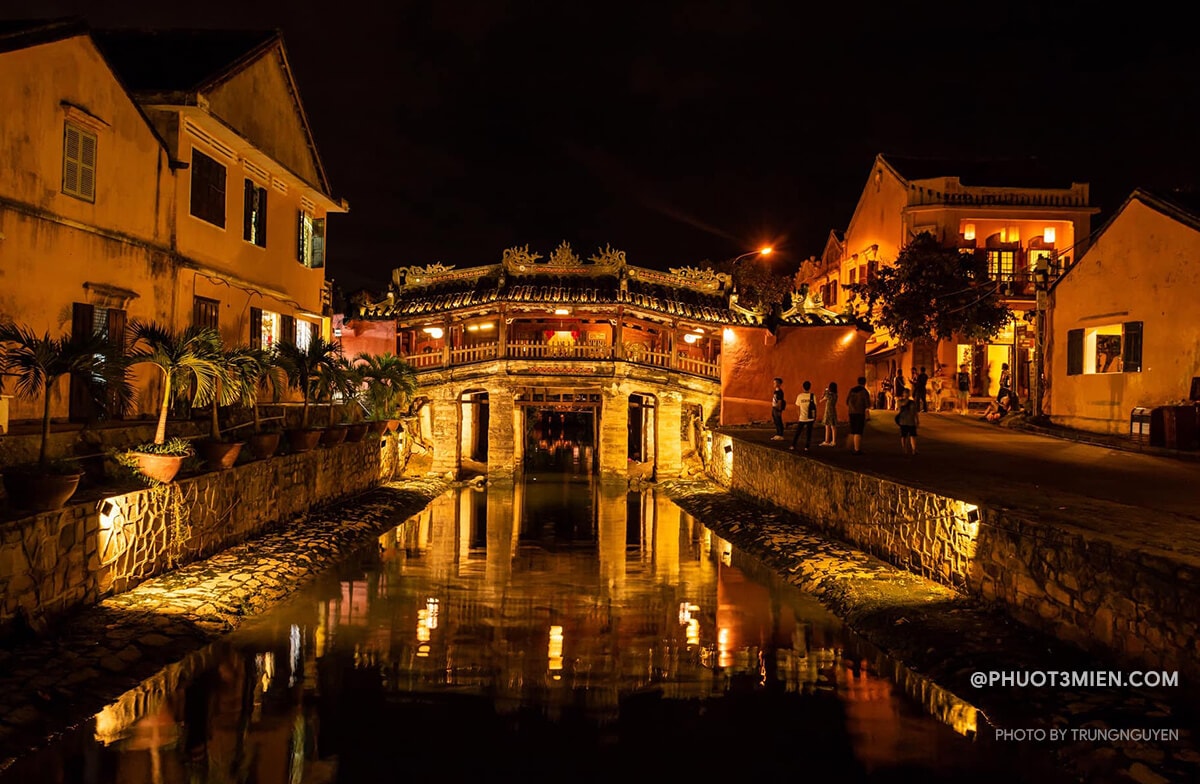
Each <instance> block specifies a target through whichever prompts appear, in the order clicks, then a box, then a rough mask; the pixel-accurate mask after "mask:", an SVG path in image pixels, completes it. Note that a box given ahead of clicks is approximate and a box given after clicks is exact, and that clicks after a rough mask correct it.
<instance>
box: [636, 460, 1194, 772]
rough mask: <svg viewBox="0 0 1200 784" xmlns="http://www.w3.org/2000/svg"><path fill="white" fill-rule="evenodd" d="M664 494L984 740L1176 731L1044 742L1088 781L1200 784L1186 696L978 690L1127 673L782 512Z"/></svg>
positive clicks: (722, 497)
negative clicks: (1032, 678) (1014, 733)
mask: <svg viewBox="0 0 1200 784" xmlns="http://www.w3.org/2000/svg"><path fill="white" fill-rule="evenodd" d="M659 487H660V488H661V489H662V490H663V491H664V492H666V493H667V495H669V496H670V497H671V498H672V499H673V500H674V501H675V502H676V503H677V504H679V505H680V506H681V507H682V508H683V509H684V510H685V511H687V512H689V513H690V514H692V515H693V516H694V517H696V518H697V519H698V520H700V522H702V523H703V524H705V525H706V526H708V527H709V528H711V529H713V530H714V531H715V532H716V533H717V534H718V535H719V536H721V537H723V538H725V539H727V540H728V541H730V542H732V543H733V544H734V545H735V546H737V547H739V548H741V549H743V550H745V551H746V552H748V553H750V554H751V555H754V556H756V557H758V558H760V559H762V560H763V561H764V562H765V563H766V564H767V565H768V566H770V567H771V568H772V569H774V570H775V571H777V572H778V573H780V574H782V575H785V576H786V577H787V579H788V580H789V582H791V583H793V584H795V585H796V586H798V587H799V588H801V589H802V590H804V591H806V592H808V593H811V594H813V595H815V596H816V597H817V598H818V599H820V600H821V601H822V602H823V603H825V604H826V606H828V607H829V608H830V609H831V610H832V611H833V612H835V613H836V614H838V615H839V616H840V617H842V618H843V619H845V621H846V622H847V624H848V625H849V626H850V627H851V628H852V629H854V631H855V632H857V633H858V634H859V635H860V636H862V637H863V638H864V639H866V640H867V641H868V642H870V643H872V644H874V645H875V646H877V647H878V648H879V649H880V650H881V651H883V652H884V653H885V654H887V655H888V656H890V657H892V658H893V659H896V660H898V661H900V662H901V663H903V664H904V665H905V666H907V667H909V668H910V669H912V670H913V671H915V672H917V673H919V674H921V675H923V676H925V677H927V678H928V679H930V680H931V681H932V682H933V683H935V684H937V685H938V686H941V687H942V688H944V689H946V690H948V691H950V692H951V693H952V694H954V695H956V696H958V697H959V698H960V699H963V700H965V701H966V702H967V703H969V704H971V705H974V706H975V707H976V708H977V709H979V710H980V712H981V713H982V714H983V715H984V716H985V717H986V720H987V721H988V722H989V723H990V724H991V726H990V727H986V726H981V727H980V729H979V739H980V741H981V742H995V743H1005V742H1009V743H1017V742H1018V741H1005V740H1003V739H998V738H997V737H996V734H995V731H996V729H997V728H1001V729H1038V728H1040V729H1043V730H1047V731H1048V730H1050V729H1052V728H1053V729H1064V728H1065V729H1091V728H1100V729H1103V728H1146V729H1152V728H1174V729H1179V730H1180V739H1179V741H1177V742H1171V741H1164V742H1159V743H1135V742H1123V741H1116V742H1106V741H1096V742H1093V741H1087V742H1051V741H1044V742H1041V743H1039V744H1038V745H1039V746H1041V747H1044V751H1045V752H1046V753H1047V754H1048V755H1051V756H1052V757H1053V758H1054V759H1055V760H1056V762H1057V763H1058V764H1059V765H1060V766H1061V767H1063V768H1064V769H1065V770H1066V771H1068V772H1069V773H1071V774H1073V775H1076V776H1078V777H1080V778H1081V779H1082V780H1086V781H1094V782H1118V781H1124V782H1128V781H1138V782H1144V783H1145V784H1150V783H1151V782H1164V781H1167V782H1173V781H1179V782H1194V781H1200V753H1198V750H1197V736H1196V735H1195V734H1194V732H1193V728H1194V727H1195V725H1196V713H1195V711H1196V708H1195V706H1194V704H1189V703H1187V702H1186V701H1185V700H1186V698H1185V697H1184V696H1183V695H1182V694H1181V693H1180V690H1179V689H1155V690H1143V691H1137V690H1130V689H1089V690H1080V689H1057V690H1050V689H1034V688H1025V689H1022V688H1018V687H1006V688H998V687H997V688H992V689H978V688H974V687H972V686H971V682H970V676H971V674H972V673H973V672H977V671H985V672H986V671H991V670H997V671H1039V670H1040V671H1049V670H1053V671H1063V670H1070V671H1083V670H1098V669H1103V670H1120V669H1121V668H1120V667H1118V666H1115V665H1112V664H1110V663H1108V662H1105V661H1102V660H1100V659H1098V658H1097V657H1095V656H1089V655H1086V654H1084V653H1082V652H1080V651H1079V650H1077V649H1074V648H1072V647H1071V646H1069V645H1067V644H1065V643H1063V642H1060V641H1059V640H1056V639H1053V638H1050V637H1047V636H1045V635H1043V634H1040V633H1038V632H1035V631H1033V630H1031V629H1029V628H1028V627H1024V626H1021V625H1020V624H1017V623H1016V622H1014V621H1013V620H1012V619H1010V618H1009V617H1007V616H1006V615H1003V614H1001V613H999V612H996V611H993V610H990V609H988V608H986V607H984V606H982V605H980V604H979V603H977V602H975V601H974V600H972V599H970V598H968V597H966V596H964V595H962V594H959V593H956V592H955V591H953V590H951V589H949V588H947V587H944V586H942V585H940V584H938V583H934V582H932V581H929V580H926V579H924V578H921V577H918V576H916V575H914V574H912V573H910V572H907V571H904V570H902V569H899V568H897V567H894V566H891V565H890V564H888V563H886V562H884V561H882V560H880V559H878V558H875V557H874V556H871V555H868V554H866V553H863V552H861V551H858V550H855V549H853V548H851V547H849V546H847V545H844V544H840V543H837V542H834V541H830V540H828V539H826V538H824V537H823V536H821V535H820V534H819V533H817V532H814V531H811V530H810V529H807V528H806V527H805V526H804V523H803V521H802V520H801V519H800V518H798V517H797V516H795V515H791V514H790V513H788V512H785V511H783V510H775V509H770V508H764V507H762V506H761V505H755V503H754V502H753V501H748V499H745V498H741V497H739V496H737V495H734V494H732V493H730V492H728V491H727V490H725V489H724V488H721V487H719V486H718V485H715V484H712V483H710V482H705V481H700V482H689V481H676V482H662V483H660V484H659ZM1026 742H1027V743H1028V742H1034V741H1026ZM1022 745H1024V744H1022ZM1020 750H1021V751H1022V752H1024V751H1027V749H1024V748H1022V749H1020ZM1015 751H1016V750H1014V752H1015Z"/></svg>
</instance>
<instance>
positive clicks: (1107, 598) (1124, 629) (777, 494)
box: [708, 433, 1200, 683]
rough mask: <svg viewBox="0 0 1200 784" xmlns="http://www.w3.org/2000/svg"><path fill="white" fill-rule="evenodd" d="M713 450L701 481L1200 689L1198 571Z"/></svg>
mask: <svg viewBox="0 0 1200 784" xmlns="http://www.w3.org/2000/svg"><path fill="white" fill-rule="evenodd" d="M712 444H713V448H712V454H713V457H712V458H711V459H710V460H709V462H708V466H709V475H710V477H711V478H712V479H713V480H714V481H716V482H718V483H720V484H722V485H724V486H726V487H728V488H730V490H732V491H733V492H735V493H742V494H745V495H747V496H750V497H752V498H754V499H756V500H758V501H760V502H764V503H768V504H771V505H773V506H776V507H780V508H783V509H786V510H788V511H790V512H794V513H795V514H797V515H800V516H802V517H804V518H805V519H806V520H808V521H810V522H811V523H812V524H813V525H814V526H815V527H817V528H819V529H820V530H823V531H825V532H827V533H828V534H829V535H830V536H831V537H833V538H836V539H839V540H841V541H843V542H847V543H849V544H852V545H854V546H856V547H859V548H861V549H863V550H865V551H867V552H870V553H872V554H873V555H876V556H879V557H880V558H883V559H884V560H887V561H889V562H891V563H893V564H895V565H897V566H900V567H903V568H905V569H908V570H909V571H912V572H914V573H916V574H920V575H922V576H924V577H928V578H930V579H933V580H936V581H938V582H940V583H943V584H945V585H949V586H952V587H955V588H957V589H959V590H961V591H963V592H964V593H967V594H969V595H972V596H975V597H978V598H980V599H981V600H984V601H987V602H989V603H992V604H995V605H996V606H997V607H998V608H999V609H1002V610H1003V611H1005V612H1007V613H1008V614H1009V615H1011V616H1012V617H1014V618H1016V619H1017V620H1019V621H1021V622H1023V623H1026V624H1028V625H1030V626H1032V627H1034V628H1038V629H1041V630H1044V631H1047V632H1049V633H1051V634H1053V635H1055V636H1057V637H1058V638H1060V639H1064V640H1068V641H1070V642H1073V643H1075V644H1077V645H1079V646H1080V647H1082V648H1084V649H1087V650H1094V651H1101V652H1107V653H1110V654H1115V655H1116V656H1117V657H1118V658H1120V659H1122V660H1124V661H1127V662H1129V663H1131V664H1134V665H1138V666H1140V667H1143V668H1155V669H1158V668H1163V669H1167V670H1178V671H1179V673H1180V679H1181V681H1188V680H1190V681H1191V683H1196V682H1200V638H1198V636H1197V632H1198V631H1200V569H1191V568H1185V567H1181V566H1179V565H1178V564H1179V562H1178V561H1177V560H1172V559H1168V558H1165V557H1162V556H1160V555H1156V554H1154V553H1152V552H1147V551H1141V550H1129V549H1126V548H1123V547H1121V546H1120V545H1118V544H1116V543H1113V542H1111V541H1106V540H1104V539H1102V538H1101V537H1100V536H1099V535H1097V534H1092V533H1090V532H1088V531H1086V530H1083V529H1071V528H1069V527H1067V526H1063V525H1053V526H1051V525H1042V524H1039V523H1038V522H1037V521H1036V520H1029V519H1025V518H1022V517H1020V516H1018V515H1015V514H1013V513H1012V512H1008V511H1005V510H1001V509H993V508H990V507H979V508H976V507H975V506H974V505H972V504H968V503H966V502H963V501H961V500H958V499H954V498H948V497H945V496H941V495H938V494H936V493H932V492H928V491H925V490H920V489H918V488H914V487H908V486H906V485H901V484H897V483H895V482H891V481H889V480H886V479H882V478H878V477H873V476H869V475H866V474H860V473H857V472H855V471H848V470H844V469H839V468H835V467H832V466H829V465H826V464H823V463H820V462H818V461H815V460H806V459H804V458H803V457H799V456H793V455H789V454H783V453H781V452H779V451H778V450H775V449H771V448H769V447H765V446H761V445H756V444H751V443H747V442H744V441H740V440H737V439H732V438H730V437H729V436H727V435H725V434H721V433H714V434H713V441H712ZM726 444H729V445H732V447H733V451H732V452H731V453H726V452H725V451H724V447H725V445H726ZM1048 664H1049V663H1048Z"/></svg>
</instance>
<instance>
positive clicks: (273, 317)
mask: <svg viewBox="0 0 1200 784" xmlns="http://www.w3.org/2000/svg"><path fill="white" fill-rule="evenodd" d="M282 333H283V320H282V318H280V315H279V314H278V313H273V312H272V311H269V310H261V309H259V308H250V346H251V347H252V348H262V349H271V348H274V347H275V346H276V345H277V344H278V343H280V342H281V341H282V340H283V334H282Z"/></svg>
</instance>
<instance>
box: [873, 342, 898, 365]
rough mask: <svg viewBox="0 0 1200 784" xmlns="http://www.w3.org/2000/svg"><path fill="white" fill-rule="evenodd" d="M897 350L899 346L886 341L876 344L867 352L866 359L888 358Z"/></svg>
mask: <svg viewBox="0 0 1200 784" xmlns="http://www.w3.org/2000/svg"><path fill="white" fill-rule="evenodd" d="M899 350H900V347H899V346H893V345H891V344H890V343H888V342H885V343H880V344H879V345H878V346H876V347H875V348H873V349H871V350H870V351H868V352H867V361H868V362H874V361H875V360H879V359H890V358H891V357H892V356H893V355H894V354H896V352H898V351H899Z"/></svg>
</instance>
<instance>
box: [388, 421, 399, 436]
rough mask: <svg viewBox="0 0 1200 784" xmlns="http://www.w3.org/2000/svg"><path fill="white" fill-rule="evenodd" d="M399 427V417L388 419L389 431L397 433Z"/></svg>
mask: <svg viewBox="0 0 1200 784" xmlns="http://www.w3.org/2000/svg"><path fill="white" fill-rule="evenodd" d="M399 427H400V420H399V419H389V420H388V421H387V429H388V432H389V433H395V432H396V430H397V429H399Z"/></svg>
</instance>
